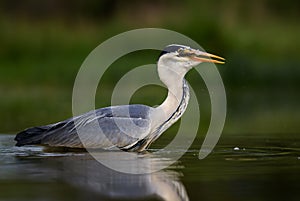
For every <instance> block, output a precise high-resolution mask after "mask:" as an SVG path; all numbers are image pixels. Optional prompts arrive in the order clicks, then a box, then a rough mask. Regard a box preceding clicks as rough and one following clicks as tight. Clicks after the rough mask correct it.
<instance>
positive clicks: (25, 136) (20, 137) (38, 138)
mask: <svg viewBox="0 0 300 201" xmlns="http://www.w3.org/2000/svg"><path fill="white" fill-rule="evenodd" d="M48 129H49V128H48V127H47V126H40V127H32V128H28V129H26V130H24V131H21V132H20V133H18V134H17V135H16V137H15V141H17V143H16V146H18V147H20V146H24V145H33V144H41V142H42V139H43V138H44V137H45V135H46V133H47V131H48Z"/></svg>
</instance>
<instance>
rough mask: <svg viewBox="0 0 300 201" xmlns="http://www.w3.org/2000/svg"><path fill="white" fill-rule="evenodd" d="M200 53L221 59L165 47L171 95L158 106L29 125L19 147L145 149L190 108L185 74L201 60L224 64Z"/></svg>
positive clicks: (162, 73)
mask: <svg viewBox="0 0 300 201" xmlns="http://www.w3.org/2000/svg"><path fill="white" fill-rule="evenodd" d="M200 55H201V56H211V57H215V58H220V57H217V56H214V55H211V54H208V53H204V52H201V51H199V50H194V49H191V48H190V47H186V46H181V45H170V46H167V47H166V48H165V49H164V50H163V52H162V54H161V56H160V58H159V60H158V64H157V66H158V74H159V77H160V79H161V81H162V82H163V83H164V84H165V85H166V86H167V88H168V96H167V98H166V100H165V101H164V102H163V103H162V104H161V105H160V106H158V107H156V108H153V107H150V106H146V105H121V106H111V107H106V108H101V109H97V110H95V111H90V112H88V113H85V114H82V115H80V116H77V117H73V118H70V119H67V120H65V121H61V122H58V123H55V124H50V125H45V126H39V127H33V128H28V129H26V130H24V131H22V132H20V133H18V134H17V136H16V138H15V140H16V141H17V144H16V146H23V145H32V144H41V145H48V146H55V147H72V148H101V149H112V148H119V149H122V150H126V151H143V150H144V149H146V148H147V147H149V145H150V144H151V143H152V142H153V141H155V140H156V139H157V138H158V137H159V136H160V135H161V134H162V133H163V132H164V131H165V130H166V129H168V128H169V127H170V126H171V125H172V124H173V123H175V122H176V121H177V120H178V119H179V118H180V117H181V116H182V114H183V113H184V111H185V110H186V107H187V104H188V100H189V88H188V84H187V82H186V81H185V79H184V76H185V74H186V73H187V72H188V71H189V70H190V69H191V68H192V67H194V66H196V65H198V64H199V63H201V62H214V63H221V62H219V61H217V60H211V59H207V58H201V57H199V56H200ZM221 59H222V58H221Z"/></svg>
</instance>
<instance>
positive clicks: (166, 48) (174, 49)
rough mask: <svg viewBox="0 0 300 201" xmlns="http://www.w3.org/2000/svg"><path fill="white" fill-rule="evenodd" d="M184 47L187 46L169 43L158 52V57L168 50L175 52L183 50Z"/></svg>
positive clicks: (168, 51)
mask: <svg viewBox="0 0 300 201" xmlns="http://www.w3.org/2000/svg"><path fill="white" fill-rule="evenodd" d="M184 48H187V47H183V46H180V45H169V46H167V47H165V49H163V51H162V52H161V53H160V55H159V57H161V56H162V55H164V54H167V53H170V52H177V51H178V50H180V49H182V50H183V49H184Z"/></svg>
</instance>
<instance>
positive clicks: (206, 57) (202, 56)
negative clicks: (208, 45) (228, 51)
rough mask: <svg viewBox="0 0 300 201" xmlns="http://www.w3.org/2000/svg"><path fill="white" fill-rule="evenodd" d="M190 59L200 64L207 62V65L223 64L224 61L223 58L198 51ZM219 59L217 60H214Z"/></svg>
mask: <svg viewBox="0 0 300 201" xmlns="http://www.w3.org/2000/svg"><path fill="white" fill-rule="evenodd" d="M191 59H192V60H194V61H200V62H209V63H216V64H224V63H225V59H224V58H223V57H219V56H216V55H213V54H210V53H206V52H202V51H200V50H196V51H195V52H194V55H193V56H191ZM216 59H219V60H216Z"/></svg>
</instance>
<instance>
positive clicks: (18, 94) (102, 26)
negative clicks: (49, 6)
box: [0, 0, 300, 135]
mask: <svg viewBox="0 0 300 201" xmlns="http://www.w3.org/2000/svg"><path fill="white" fill-rule="evenodd" d="M54 2H55V1H54ZM157 3H158V4H157V5H154V4H152V3H146V2H142V1H141V2H140V1H137V2H135V3H130V4H125V3H123V2H122V1H114V4H115V6H114V7H113V8H112V9H113V12H112V13H111V14H109V15H108V14H107V15H106V14H105V16H102V14H101V13H100V14H99V15H96V14H95V16H93V15H92V14H87V13H88V10H89V9H88V8H85V9H87V11H86V12H83V11H82V13H79V14H78V13H77V15H76V17H74V16H72V13H76V12H75V11H76V9H75V11H70V10H68V9H67V8H61V9H62V11H64V9H65V10H67V11H68V12H67V14H62V13H63V12H61V13H60V12H58V14H57V13H54V14H49V13H51V12H49V13H48V12H45V13H46V14H44V15H43V14H39V15H41V17H37V16H36V15H35V12H36V11H35V9H34V8H30V9H29V8H27V9H28V11H27V12H26V10H25V11H24V13H25V14H22V13H21V14H17V13H14V11H5V12H2V14H1V15H0V27H1V31H0V44H1V48H0V94H1V99H0V114H1V115H0V122H1V125H0V133H10V132H16V131H18V130H21V129H24V128H26V127H29V126H35V125H40V124H48V123H52V122H56V121H59V120H62V119H65V118H68V117H70V116H71V115H72V111H71V101H72V100H71V98H72V86H73V82H74V79H75V76H76V73H77V71H78V69H79V68H80V65H81V63H82V62H83V60H84V59H85V58H86V56H87V55H88V54H89V52H90V51H91V50H93V49H94V48H95V47H96V46H97V45H99V44H100V43H101V42H103V41H104V40H105V39H108V38H109V37H112V36H114V35H116V34H118V33H121V32H123V31H127V30H130V29H134V28H143V27H161V28H166V29H172V30H174V31H178V32H180V33H182V34H185V35H187V36H189V37H191V38H192V39H193V40H195V41H197V42H198V43H199V44H200V45H202V47H204V48H205V49H206V50H207V51H209V52H212V53H216V54H218V55H221V56H223V57H225V58H226V64H225V65H223V66H219V67H218V68H219V70H220V73H221V75H222V78H223V80H224V84H225V87H226V90H227V98H228V116H227V121H226V126H225V130H224V132H225V133H227V134H235V133H236V134H242V133H251V132H254V133H272V134H270V135H273V134H274V135H277V133H285V132H286V133H297V132H299V131H300V125H299V123H298V121H299V119H300V114H299V112H298V111H299V110H300V104H299V102H300V94H299V87H298V86H299V82H300V68H299V62H298V58H299V47H300V37H299V35H300V27H299V26H298V22H297V17H299V16H298V15H299V14H298V13H297V12H296V11H295V7H296V6H297V5H298V3H293V1H289V5H288V6H287V5H286V3H281V2H279V1H276V2H273V1H272V2H270V1H266V0H265V1H251V2H244V3H241V2H240V1H235V0H233V1H210V3H209V2H207V3H203V2H198V1H191V0H190V1H186V2H185V3H183V2H181V1H174V3H172V5H169V4H168V3H166V1H157ZM58 4H59V3H58ZM74 4H75V5H78V2H77V3H76V2H75V3H74ZM37 5H39V6H41V5H40V4H37ZM101 5H102V4H101ZM101 5H98V4H97V5H93V4H91V5H89V6H91V7H93V9H94V10H93V12H92V13H97V12H96V11H97V6H99V9H100V10H103V9H104V8H103V6H105V5H102V7H100V6H101ZM270 5H272V6H270ZM278 5H279V6H278ZM280 5H284V6H285V7H284V6H283V7H281V6H280ZM276 6H277V7H276ZM37 7H38V6H37ZM281 8H284V9H285V10H284V9H281ZM2 9H3V8H2ZM77 9H80V6H79V7H78V8H77ZM16 10H18V9H16ZM2 11H4V10H2ZM133 11H134V12H133ZM32 13H33V14H32ZM15 14H16V15H15ZM103 15H104V14H103ZM73 17H74V18H73ZM174 43H176V41H174ZM158 54H159V53H158V52H155V51H148V52H147V51H145V52H137V53H133V54H131V55H128V56H125V57H124V58H121V59H120V60H119V61H117V62H115V64H114V65H113V66H112V68H110V69H109V70H108V71H107V72H106V73H105V77H104V79H103V80H101V90H99V93H98V94H97V99H96V100H97V106H98V107H103V106H107V105H109V104H110V95H111V93H112V89H113V87H114V84H116V82H117V81H118V79H119V78H120V77H121V76H122V75H123V74H124V73H125V72H127V71H128V70H129V69H132V68H133V67H135V66H138V65H143V64H147V63H154V62H155V61H156V58H157V56H158ZM187 79H188V80H189V82H190V83H191V85H192V86H194V87H195V90H196V91H197V93H198V94H197V96H198V97H199V98H200V102H201V105H200V107H201V109H202V110H201V111H204V113H201V116H202V117H201V118H202V123H201V124H200V125H202V127H203V128H201V129H202V130H201V131H204V130H205V129H206V128H207V126H208V123H209V118H210V117H209V115H210V113H209V99H208V94H207V91H206V88H205V86H204V83H203V82H202V81H201V80H200V78H199V77H198V76H197V75H196V73H195V72H194V71H192V72H190V73H189V74H188V76H187ZM157 91H158V92H157ZM164 96H165V90H164V89H161V88H157V87H145V88H143V89H140V90H139V91H138V92H136V94H135V95H134V97H133V98H132V102H133V103H144V104H150V105H153V103H154V104H158V103H159V102H161V101H162V100H163V98H164ZM174 129H176V128H174Z"/></svg>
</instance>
